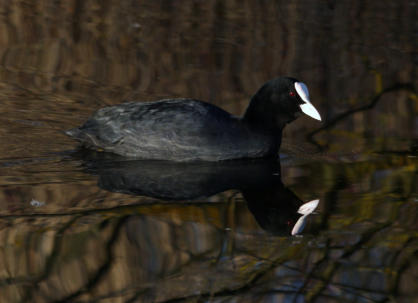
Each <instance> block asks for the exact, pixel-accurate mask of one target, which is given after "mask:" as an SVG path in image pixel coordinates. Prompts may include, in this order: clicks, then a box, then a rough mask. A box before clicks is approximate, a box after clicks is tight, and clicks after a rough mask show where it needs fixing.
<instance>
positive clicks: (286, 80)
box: [244, 77, 321, 130]
mask: <svg viewBox="0 0 418 303" xmlns="http://www.w3.org/2000/svg"><path fill="white" fill-rule="evenodd" d="M302 113H304V114H306V115H308V116H310V117H312V118H314V119H316V120H320V121H321V116H320V115H319V113H318V111H317V110H316V109H315V107H314V106H313V105H312V103H311V102H310V99H309V91H308V87H307V86H306V85H305V84H304V83H302V82H300V81H298V80H296V79H294V78H290V77H281V78H276V79H273V80H270V81H268V82H267V83H265V84H264V85H263V86H262V87H261V88H260V89H259V90H258V91H257V93H256V94H255V95H254V96H253V97H252V98H251V102H250V105H249V106H248V108H247V111H246V112H245V115H244V121H246V122H247V123H250V124H251V125H253V126H257V127H260V128H265V129H269V130H281V129H283V127H284V126H285V125H286V124H287V123H289V122H291V121H293V120H295V119H296V118H297V117H299V116H300V115H301V114H302Z"/></svg>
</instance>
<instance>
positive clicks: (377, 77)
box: [0, 0, 418, 302]
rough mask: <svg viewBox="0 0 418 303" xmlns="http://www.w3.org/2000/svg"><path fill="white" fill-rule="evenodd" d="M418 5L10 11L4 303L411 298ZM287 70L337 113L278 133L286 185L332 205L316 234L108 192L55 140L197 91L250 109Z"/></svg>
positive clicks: (4, 110)
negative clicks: (275, 230)
mask: <svg viewBox="0 0 418 303" xmlns="http://www.w3.org/2000/svg"><path fill="white" fill-rule="evenodd" d="M416 6H417V3H416V1H414V0H401V1H389V0H383V1H372V2H370V1H369V2H364V1H348V0H344V1H319V2H315V1H311V2H307V1H304V2H288V1H232V0H228V1H192V0H190V1H182V2H167V1H148V2H137V1H107V0H105V1H90V0H88V1H78V0H71V1H43V0H42V1H6V2H1V3H0V143H1V144H0V302H54V301H57V302H154V301H159V302H164V301H169V300H178V301H180V302H195V301H212V302H229V301H231V302H233V301H234V300H238V301H239V302H254V301H257V300H259V301H267V300H277V301H279V302H280V301H283V300H285V299H287V300H290V301H294V302H300V301H306V302H341V300H346V301H356V300H357V301H361V302H376V301H377V302H387V301H391V300H395V301H397V302H413V301H416V299H417V296H416V283H415V280H416V270H417V262H416V260H417V258H416V255H417V249H418V247H417V245H418V243H417V234H416V230H417V224H416V222H418V220H417V218H416V214H417V199H418V196H417V188H418V186H417V185H418V184H417V175H416V171H417V162H416V144H417V143H416V138H417V137H418V133H417V130H418V127H417V125H418V124H417V123H418V122H417V121H418V120H417V116H418V115H417V113H418V107H417V104H418V103H417V95H416V90H414V87H415V88H416V86H417V84H418V82H417V78H416V73H417V62H416V42H415V41H416ZM279 75H291V76H294V77H297V78H299V79H300V80H302V81H304V82H306V83H307V84H308V86H309V89H310V93H311V96H312V100H313V103H314V104H315V106H317V107H318V109H319V111H320V112H321V115H322V116H323V117H324V118H325V122H324V123H323V124H319V123H318V122H316V121H313V120H309V119H308V118H301V119H299V120H297V121H295V122H294V123H292V125H290V126H289V127H287V129H286V130H285V133H284V139H283V141H284V146H283V149H282V151H284V152H285V153H287V154H290V155H291V157H290V159H289V157H288V158H284V159H283V160H284V161H282V164H283V166H284V167H283V170H282V179H283V183H284V184H285V185H286V186H288V187H289V188H290V189H291V190H292V191H294V192H295V194H297V195H298V197H299V198H300V199H301V200H302V201H309V200H312V199H316V198H320V200H321V202H320V206H319V210H318V212H319V214H318V215H312V217H311V218H309V220H308V224H307V228H306V233H304V234H303V237H289V236H284V235H280V236H277V235H273V234H271V233H270V232H268V231H265V230H263V229H262V228H261V227H260V224H259V222H257V221H256V218H255V217H254V214H253V213H251V211H250V210H249V208H248V207H247V204H246V201H245V200H244V198H243V196H242V195H241V194H240V193H239V192H237V191H236V190H234V189H232V190H229V191H226V192H223V193H218V194H216V195H214V196H211V197H209V198H207V197H201V198H197V199H194V200H190V201H189V200H187V201H181V202H173V201H160V200H157V199H155V198H151V197H144V196H132V195H125V194H121V193H115V192H108V191H106V190H104V189H100V188H99V187H98V186H97V179H98V178H97V176H94V175H89V174H86V173H85V167H84V166H83V164H82V162H81V161H79V160H77V159H74V158H71V157H70V156H69V152H68V151H71V150H73V149H74V148H75V143H74V142H73V141H72V140H71V139H69V138H67V137H66V136H65V135H64V134H63V133H62V131H63V130H65V129H68V128H71V127H74V126H76V125H79V124H80V123H82V122H83V121H84V120H85V119H86V118H87V117H88V116H89V115H90V114H91V113H92V112H93V111H94V110H96V109H98V108H99V107H102V106H105V105H109V104H116V103H120V102H123V101H125V100H155V99H159V98H166V97H194V98H198V99H202V100H207V101H209V102H212V103H214V104H217V105H219V106H221V107H223V108H224V109H226V110H228V111H230V112H232V113H234V114H241V113H242V112H243V110H244V109H245V106H246V105H247V102H248V100H249V98H250V97H251V95H252V94H253V93H254V92H255V90H256V89H257V88H258V87H259V86H261V85H262V84H263V83H264V82H265V81H267V80H269V79H271V78H274V77H276V76H279ZM373 102H374V103H373ZM368 105H373V106H370V107H368ZM359 109H361V110H359ZM339 117H342V118H341V119H338V118H339ZM334 122H335V124H333V123H334ZM321 127H322V128H323V129H320V128H321ZM319 129H320V130H319ZM318 130H319V131H318ZM315 131H317V132H315ZM312 132H314V133H313V134H314V135H313V136H312V137H311V139H313V141H314V142H315V143H316V144H317V145H316V146H311V145H308V143H307V141H308V140H307V138H306V137H307V136H308V135H309V134H310V133H311V134H312ZM317 146H320V147H322V148H323V149H322V153H315V154H313V153H314V152H316V151H317ZM286 161H288V162H286ZM261 196H262V194H261V193H260V197H261ZM33 201H35V202H39V203H40V204H36V203H35V202H33Z"/></svg>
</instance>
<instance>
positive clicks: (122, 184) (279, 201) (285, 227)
mask: <svg viewBox="0 0 418 303" xmlns="http://www.w3.org/2000/svg"><path fill="white" fill-rule="evenodd" d="M78 156H79V154H78ZM82 160H83V165H84V167H85V168H86V171H87V172H89V173H91V174H94V175H98V177H99V180H98V185H99V187H101V188H103V189H105V190H108V191H111V192H120V193H126V194H131V195H140V196H148V197H153V198H157V199H164V200H192V199H196V198H202V197H209V196H212V195H214V194H217V193H220V192H223V191H226V190H230V189H236V190H239V191H240V192H241V193H242V195H243V197H244V199H245V200H246V202H247V206H248V209H249V210H250V212H251V213H252V214H253V216H254V218H255V219H256V221H257V222H258V224H259V225H260V227H261V228H263V229H264V230H266V231H269V232H271V233H273V234H280V235H283V234H286V235H289V234H291V235H297V234H300V233H301V232H302V230H303V228H304V226H305V223H306V218H307V217H308V216H309V215H310V214H311V213H312V212H313V211H314V209H315V208H316V207H317V205H318V202H319V200H314V201H311V202H308V203H305V204H303V201H302V200H301V199H299V198H298V197H297V196H296V195H295V194H294V193H293V192H292V191H291V190H289V189H288V188H286V187H285V186H284V184H283V183H282V180H281V173H280V162H279V161H278V160H277V159H257V160H234V161H224V162H194V163H181V162H170V161H148V160H131V161H127V160H126V159H123V158H121V157H118V156H114V155H109V154H106V153H97V152H86V151H85V152H84V153H83V156H82Z"/></svg>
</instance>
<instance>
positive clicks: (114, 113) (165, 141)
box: [69, 99, 275, 161]
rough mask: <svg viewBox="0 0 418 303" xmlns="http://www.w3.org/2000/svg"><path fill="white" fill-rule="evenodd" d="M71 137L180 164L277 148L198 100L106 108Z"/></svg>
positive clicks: (257, 154)
mask: <svg viewBox="0 0 418 303" xmlns="http://www.w3.org/2000/svg"><path fill="white" fill-rule="evenodd" d="M69 135H71V136H73V137H75V138H77V139H79V140H80V141H82V142H84V143H86V144H87V145H89V146H95V147H98V148H101V149H104V150H106V151H111V152H114V153H117V154H120V155H123V156H128V157H134V158H143V159H164V160H175V161H191V160H208V161H218V160H227V159H234V158H259V157H263V156H267V155H269V153H271V152H272V150H274V144H275V143H274V142H275V139H274V138H271V137H269V136H266V135H264V134H261V133H257V132H256V131H254V130H251V129H250V128H248V127H247V126H246V125H245V124H244V123H243V122H242V121H241V120H240V119H239V118H236V117H234V116H232V115H231V114H229V113H228V112H226V111H224V110H222V109H220V108H219V107H216V106H214V105H211V104H209V103H206V102H202V101H198V100H193V99H171V100H161V101H158V102H145V103H135V102H131V103H124V104H120V105H117V106H111V107H106V108H102V109H100V110H98V111H97V112H96V113H95V114H94V115H93V116H92V117H91V118H90V119H89V120H87V122H86V123H85V124H84V125H83V126H81V127H80V128H76V129H73V130H70V131H69Z"/></svg>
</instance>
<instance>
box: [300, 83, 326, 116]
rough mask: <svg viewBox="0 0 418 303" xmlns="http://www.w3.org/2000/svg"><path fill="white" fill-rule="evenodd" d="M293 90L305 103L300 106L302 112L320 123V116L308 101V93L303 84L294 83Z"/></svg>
mask: <svg viewBox="0 0 418 303" xmlns="http://www.w3.org/2000/svg"><path fill="white" fill-rule="evenodd" d="M295 89H296V92H297V93H298V95H299V97H300V98H301V99H302V100H303V101H304V102H305V103H303V104H301V105H300V109H301V110H302V112H303V113H304V114H306V115H308V116H309V117H311V118H314V119H316V120H319V121H321V116H320V115H319V113H318V111H317V110H316V108H315V107H314V106H313V105H312V103H311V101H310V100H309V91H308V87H307V86H306V85H305V83H302V82H295Z"/></svg>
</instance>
